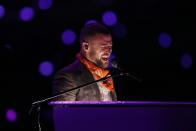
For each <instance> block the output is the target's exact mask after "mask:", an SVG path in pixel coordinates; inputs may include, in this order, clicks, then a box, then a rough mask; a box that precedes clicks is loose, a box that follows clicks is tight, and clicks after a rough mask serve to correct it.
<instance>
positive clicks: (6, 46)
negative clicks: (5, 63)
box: [4, 44, 12, 49]
mask: <svg viewBox="0 0 196 131" xmlns="http://www.w3.org/2000/svg"><path fill="white" fill-rule="evenodd" d="M4 47H5V48H7V49H12V46H11V45H10V44H5V45H4Z"/></svg>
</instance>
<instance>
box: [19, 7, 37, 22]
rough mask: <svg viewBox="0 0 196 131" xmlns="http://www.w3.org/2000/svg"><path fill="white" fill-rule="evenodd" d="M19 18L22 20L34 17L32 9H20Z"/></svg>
mask: <svg viewBox="0 0 196 131" xmlns="http://www.w3.org/2000/svg"><path fill="white" fill-rule="evenodd" d="M20 18H21V20H23V21H30V20H32V19H33V18H34V10H33V8H31V7H24V8H22V9H21V11H20Z"/></svg>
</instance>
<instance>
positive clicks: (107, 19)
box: [102, 11, 117, 26]
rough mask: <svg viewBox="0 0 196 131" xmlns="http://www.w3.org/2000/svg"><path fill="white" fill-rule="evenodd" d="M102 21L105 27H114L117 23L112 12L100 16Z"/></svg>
mask: <svg viewBox="0 0 196 131" xmlns="http://www.w3.org/2000/svg"><path fill="white" fill-rule="evenodd" d="M102 21H103V23H104V24H105V25H107V26H114V25H116V23H117V17H116V14H115V13H114V12H112V11H106V12H104V13H103V15H102Z"/></svg>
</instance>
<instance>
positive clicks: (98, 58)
mask: <svg viewBox="0 0 196 131" xmlns="http://www.w3.org/2000/svg"><path fill="white" fill-rule="evenodd" d="M80 43H81V50H80V53H78V54H77V55H76V57H77V60H76V61H75V62H74V63H73V64H71V65H69V66H67V67H65V68H63V69H61V70H60V71H58V72H57V73H56V75H55V76H54V81H53V93H54V94H57V93H59V92H62V91H65V90H69V89H72V88H74V87H77V86H79V85H83V84H85V83H88V82H92V81H95V80H98V79H101V78H103V77H105V76H109V75H110V73H109V70H108V69H107V68H108V65H109V57H110V55H111V53H112V36H111V33H110V32H109V30H108V29H107V28H106V27H104V26H103V25H101V24H98V23H91V24H87V25H86V26H85V27H84V28H83V29H82V31H81V33H80ZM56 100H58V101H116V100H117V97H116V92H115V89H114V84H113V80H112V78H110V79H108V80H107V81H104V82H103V81H102V82H98V83H95V84H92V85H89V86H86V87H83V88H80V89H77V90H73V91H71V92H68V93H65V94H63V95H61V96H59V97H58V98H57V99H56Z"/></svg>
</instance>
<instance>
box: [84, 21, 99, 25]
mask: <svg viewBox="0 0 196 131" xmlns="http://www.w3.org/2000/svg"><path fill="white" fill-rule="evenodd" d="M90 23H99V22H97V21H96V20H89V21H87V22H86V24H85V25H87V24H90Z"/></svg>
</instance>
